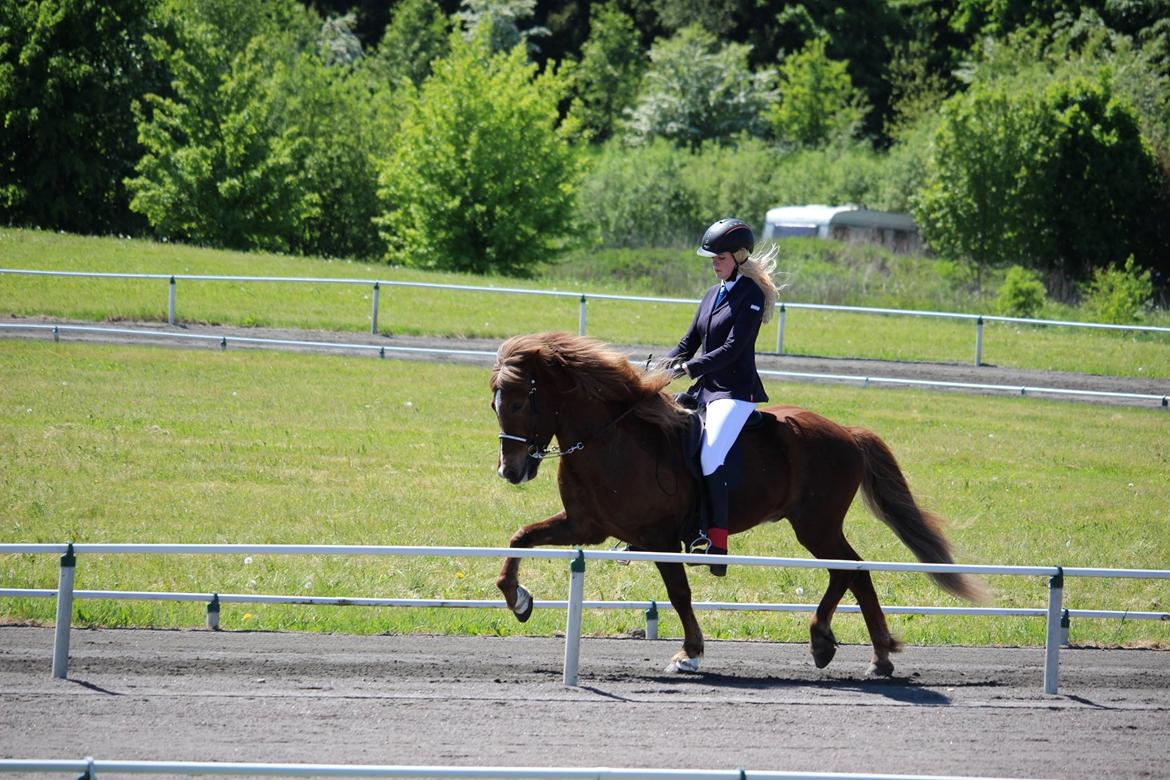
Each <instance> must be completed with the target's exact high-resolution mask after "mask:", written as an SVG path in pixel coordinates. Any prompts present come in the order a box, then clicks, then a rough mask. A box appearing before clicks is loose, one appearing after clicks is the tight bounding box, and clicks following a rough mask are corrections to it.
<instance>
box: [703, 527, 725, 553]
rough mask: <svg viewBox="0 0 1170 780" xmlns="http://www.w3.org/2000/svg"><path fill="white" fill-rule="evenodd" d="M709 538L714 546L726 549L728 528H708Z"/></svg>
mask: <svg viewBox="0 0 1170 780" xmlns="http://www.w3.org/2000/svg"><path fill="white" fill-rule="evenodd" d="M707 538H708V539H710V540H711V545H712V546H713V547H719V548H722V549H724V550H726V549H727V529H726V528H708V529H707Z"/></svg>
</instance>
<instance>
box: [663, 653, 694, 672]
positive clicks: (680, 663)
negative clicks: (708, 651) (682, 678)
mask: <svg viewBox="0 0 1170 780" xmlns="http://www.w3.org/2000/svg"><path fill="white" fill-rule="evenodd" d="M702 659H703V656H701V655H700V656H696V657H695V658H688V657H687V656H685V655H682V654H681V653H680V654H679V655H677V656H675V657H674V658H671V659H670V663H668V664H667V665H666V668H665V669H663V671H664V672H668V673H670V674H694V673H696V672H698V671H699V661H701V660H702Z"/></svg>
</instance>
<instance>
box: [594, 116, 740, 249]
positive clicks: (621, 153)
mask: <svg viewBox="0 0 1170 780" xmlns="http://www.w3.org/2000/svg"><path fill="white" fill-rule="evenodd" d="M687 156H688V155H687V154H686V153H680V152H679V151H678V150H676V149H674V148H673V147H672V146H671V145H670V144H669V143H667V142H666V141H664V140H661V139H658V140H655V141H653V142H651V143H649V144H647V145H645V146H639V147H635V148H633V149H626V148H623V147H622V146H621V145H620V144H618V143H617V142H611V143H609V144H607V145H606V146H605V148H604V149H603V150H602V151H601V153H600V155H599V156H598V157H597V158H596V159H595V161H594V163H593V165H592V166H591V170H590V172H589V173H588V174H587V176H586V177H585V181H584V182H583V183H582V185H581V192H580V196H579V197H578V198H577V220H578V222H579V223H580V225H581V229H582V230H583V231H584V232H586V233H587V234H588V235H589V236H590V237H591V238H593V239H594V240H595V241H597V242H599V243H600V244H601V245H602V246H606V247H647V246H655V247H672V246H674V247H677V246H684V245H686V244H687V243H689V242H692V241H696V240H698V238H699V236H701V235H702V231H703V228H704V227H706V226H707V224H708V223H709V222H713V221H714V219H715V218H712V219H710V220H708V222H703V216H702V215H701V214H700V212H699V207H698V203H697V202H696V199H695V196H694V194H693V193H692V192H691V190H690V188H688V187H687V184H686V181H685V179H684V171H683V162H684V160H685V159H686V158H687ZM745 219H746V217H745Z"/></svg>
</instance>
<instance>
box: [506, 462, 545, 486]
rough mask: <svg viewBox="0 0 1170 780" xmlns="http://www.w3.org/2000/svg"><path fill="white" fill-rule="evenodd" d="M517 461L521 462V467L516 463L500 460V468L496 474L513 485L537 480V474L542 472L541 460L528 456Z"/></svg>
mask: <svg viewBox="0 0 1170 780" xmlns="http://www.w3.org/2000/svg"><path fill="white" fill-rule="evenodd" d="M516 460H517V461H519V465H517V463H516V462H515V461H508V460H505V459H503V458H500V467H499V468H498V469H496V473H497V474H498V475H500V477H502V478H503V479H506V480H508V481H509V482H511V483H512V484H513V485H520V484H523V483H525V482H527V481H528V480H530V479H535V478H536V472H537V471H539V470H540V461H539V460H537V459H536V458H532V457H529V456H528V455H524V456H522V457H521V458H517V459H516Z"/></svg>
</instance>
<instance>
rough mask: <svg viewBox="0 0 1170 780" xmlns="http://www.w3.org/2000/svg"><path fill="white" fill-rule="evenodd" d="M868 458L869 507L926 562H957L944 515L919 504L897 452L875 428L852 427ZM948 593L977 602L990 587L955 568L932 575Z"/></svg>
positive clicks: (866, 495)
mask: <svg viewBox="0 0 1170 780" xmlns="http://www.w3.org/2000/svg"><path fill="white" fill-rule="evenodd" d="M849 433H850V434H851V435H852V436H853V440H854V441H856V442H857V445H858V446H859V447H860V448H861V453H862V456H863V458H864V460H865V476H864V477H863V478H862V480H861V492H862V497H863V498H864V499H865V504H866V506H868V507H869V510H870V511H871V512H873V514H874V515H875V516H876V517H877V518H878V519H879V520H881V521H882V522H883V523H885V524H886V525H888V526H889V527H890V529H891V530H892V531H893V532H894V533H895V534H896V535H897V537H898V538H899V539H901V540H902V543H903V544H905V545H906V546H907V547H909V548H910V551H911V552H913V553H914V556H915V557H916V558H918V560H920V561H922V562H923V563H954V562H955V561H954V558H952V557H951V546H950V543H949V542H947V539H946V537H945V536H943V531H942V526H943V522H942V519H941V518H939V517H938V515H936V514H934V513H933V512H931V511H929V510H927V509H923V508H922V507H920V506H918V502H916V501H915V500H914V495H913V494H912V493H911V492H910V486H909V485H907V484H906V477H905V476H904V475H903V474H902V469H901V468H899V467H898V461H897V459H896V458H895V457H894V453H893V452H891V451H890V448H889V447H887V446H886V443H885V442H884V441H882V440H881V439H880V438H878V435H877V434H875V433H874V432H873V431H870V430H867V429H865V428H849ZM928 576H929V577H930V578H931V579H932V580H934V581H935V583H936V584H937V585H938V586H939V587H941V588H942V589H943V590H945V591H947V592H948V593H952V594H954V595H956V596H958V597H960V598H964V599H967V600H968V601H973V602H976V603H981V602H984V601H986V600H987V587H986V585H984V583H983V581H982V580H980V579H979V578H978V577H973V576H971V575H969V574H957V573H951V572H945V573H932V574H929V575H928Z"/></svg>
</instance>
